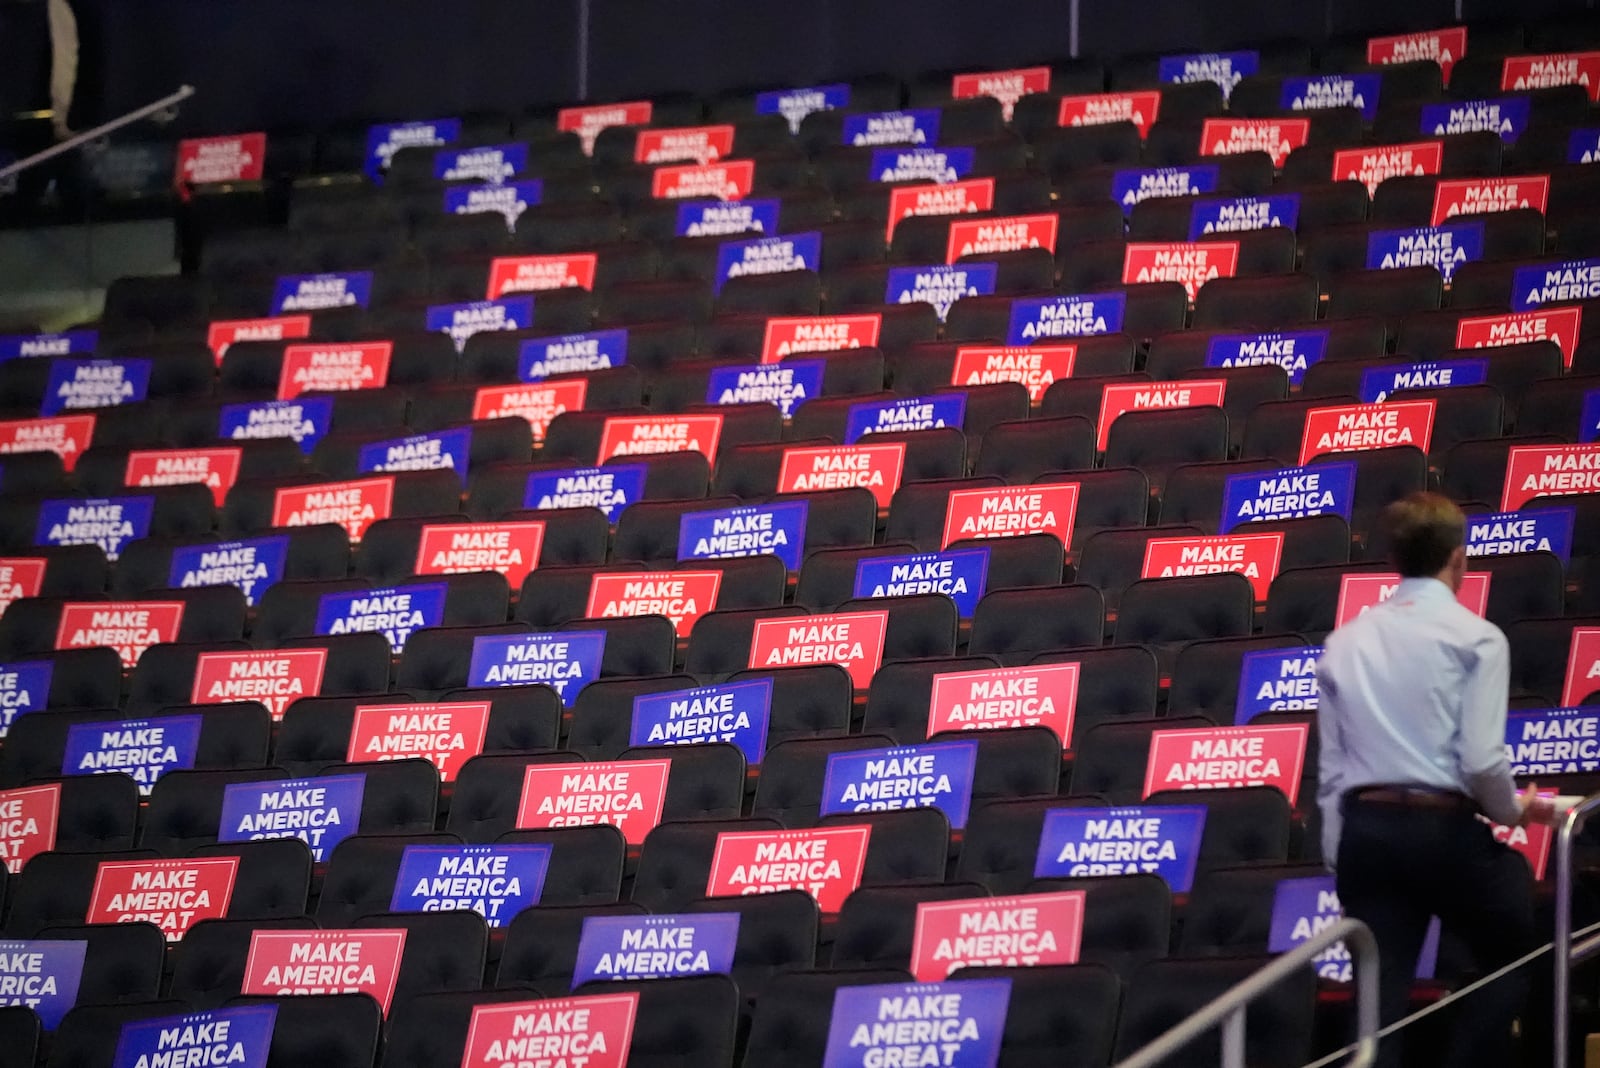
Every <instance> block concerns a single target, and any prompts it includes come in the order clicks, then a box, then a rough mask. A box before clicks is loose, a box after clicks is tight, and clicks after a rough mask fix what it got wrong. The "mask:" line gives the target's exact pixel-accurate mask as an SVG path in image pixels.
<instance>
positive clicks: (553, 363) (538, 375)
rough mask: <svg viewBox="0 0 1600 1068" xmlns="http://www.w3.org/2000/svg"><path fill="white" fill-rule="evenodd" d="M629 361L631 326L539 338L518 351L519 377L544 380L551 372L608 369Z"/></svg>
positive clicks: (554, 373)
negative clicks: (629, 331)
mask: <svg viewBox="0 0 1600 1068" xmlns="http://www.w3.org/2000/svg"><path fill="white" fill-rule="evenodd" d="M627 362H628V328H627V327H619V328H617V329H615V330H591V331H589V332H588V333H585V334H562V335H561V336H560V337H536V338H530V339H529V340H527V341H524V342H523V343H522V347H521V348H520V349H518V350H517V376H518V377H519V378H521V379H522V380H523V381H524V382H542V381H544V380H545V379H546V378H549V377H550V376H551V375H568V374H573V373H575V372H579V371H604V370H606V369H608V368H611V367H621V366H622V365H623V364H625V363H627Z"/></svg>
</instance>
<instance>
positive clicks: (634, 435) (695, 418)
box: [595, 415, 722, 464]
mask: <svg viewBox="0 0 1600 1068" xmlns="http://www.w3.org/2000/svg"><path fill="white" fill-rule="evenodd" d="M721 437H722V416H720V415H616V416H612V417H611V418H609V419H607V420H606V421H605V423H604V424H603V425H602V426H601V428H600V455H599V456H598V457H597V458H596V459H595V463H597V464H603V463H605V462H606V461H607V460H609V459H611V458H612V457H613V456H646V455H650V454H653V453H661V452H697V453H699V454H700V455H702V456H704V457H705V458H706V459H707V460H709V461H710V462H711V463H713V464H715V463H716V462H717V440H718V439H719V438H721Z"/></svg>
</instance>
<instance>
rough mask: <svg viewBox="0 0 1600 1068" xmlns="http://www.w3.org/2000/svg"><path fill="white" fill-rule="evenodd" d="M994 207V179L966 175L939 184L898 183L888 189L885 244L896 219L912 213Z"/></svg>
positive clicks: (957, 212)
mask: <svg viewBox="0 0 1600 1068" xmlns="http://www.w3.org/2000/svg"><path fill="white" fill-rule="evenodd" d="M993 209H994V179H993V178H967V179H965V180H964V181H960V182H945V183H944V184H942V185H939V184H935V185H902V186H896V187H895V188H893V189H891V190H889V229H888V232H887V233H886V234H885V235H884V241H885V243H887V242H889V241H893V240H894V228H895V227H896V226H898V225H899V224H900V220H902V219H908V218H910V217H911V216H913V215H969V214H974V213H976V212H980V211H992V210H993Z"/></svg>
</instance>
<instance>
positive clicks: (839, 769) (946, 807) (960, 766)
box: [822, 741, 978, 830]
mask: <svg viewBox="0 0 1600 1068" xmlns="http://www.w3.org/2000/svg"><path fill="white" fill-rule="evenodd" d="M977 761H978V743H977V742H972V741H963V742H926V743H924V744H922V745H903V746H897V747H894V748H890V749H857V750H855V751H853V752H848V753H833V754H831V755H830V756H829V757H828V771H827V774H826V776H825V777H824V778H823V780H822V815H824V816H831V815H833V814H834V813H836V812H886V811H891V810H894V809H902V808H937V809H938V810H939V811H941V812H943V813H944V814H945V815H946V816H948V817H949V818H950V826H951V827H952V828H955V829H958V830H959V829H960V828H962V827H965V826H966V825H967V809H968V807H969V806H970V805H971V804H972V769H973V768H974V767H975V766H976V765H977Z"/></svg>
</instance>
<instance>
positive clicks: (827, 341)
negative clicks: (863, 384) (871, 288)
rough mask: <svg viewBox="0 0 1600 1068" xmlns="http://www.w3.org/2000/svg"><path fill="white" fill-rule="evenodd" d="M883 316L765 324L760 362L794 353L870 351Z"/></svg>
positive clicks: (822, 317) (811, 317)
mask: <svg viewBox="0 0 1600 1068" xmlns="http://www.w3.org/2000/svg"><path fill="white" fill-rule="evenodd" d="M882 329H883V316H882V315H879V314H878V313H877V312H873V313H872V314H870V315H796V316H778V317H774V318H771V319H768V320H767V330H766V333H765V335H763V337H762V340H761V362H762V363H777V362H778V361H779V360H782V359H783V358H784V357H785V356H788V355H790V354H792V353H796V352H834V351H836V350H838V349H870V348H872V347H873V346H874V345H876V344H877V343H878V333H879V331H880V330H882Z"/></svg>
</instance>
